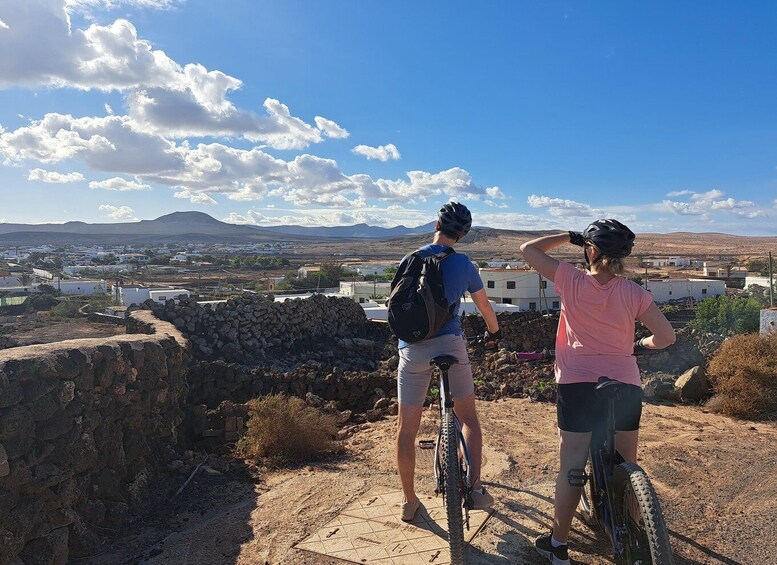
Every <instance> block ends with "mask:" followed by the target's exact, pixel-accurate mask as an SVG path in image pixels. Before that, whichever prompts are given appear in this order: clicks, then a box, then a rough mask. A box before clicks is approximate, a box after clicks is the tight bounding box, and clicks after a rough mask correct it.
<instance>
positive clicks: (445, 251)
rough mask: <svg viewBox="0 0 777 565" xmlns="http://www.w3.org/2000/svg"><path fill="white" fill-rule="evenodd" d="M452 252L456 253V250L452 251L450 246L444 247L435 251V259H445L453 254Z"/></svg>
mask: <svg viewBox="0 0 777 565" xmlns="http://www.w3.org/2000/svg"><path fill="white" fill-rule="evenodd" d="M454 253H456V251H454V250H453V248H452V247H446V248H445V249H443V250H442V251H440V252H439V253H437V254H436V255H435V257H437V259H439V260H440V261H442V260H443V259H447V258H448V257H450V256H451V255H453V254H454Z"/></svg>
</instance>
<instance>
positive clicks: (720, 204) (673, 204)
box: [663, 189, 767, 220]
mask: <svg viewBox="0 0 777 565" xmlns="http://www.w3.org/2000/svg"><path fill="white" fill-rule="evenodd" d="M670 194H678V195H679V194H682V195H683V196H688V197H689V198H690V200H691V201H690V202H678V201H674V200H664V201H663V205H664V207H665V208H666V209H668V210H670V211H672V212H674V213H675V214H679V215H681V216H699V217H701V218H704V219H707V220H710V219H711V218H712V214H713V213H714V212H724V213H728V214H732V215H734V216H739V217H742V218H751V219H752V218H764V217H767V214H766V212H764V211H763V210H761V209H759V208H758V206H757V205H756V204H755V202H752V201H750V200H735V199H734V198H731V197H729V198H723V197H724V196H725V193H724V192H723V191H722V190H718V189H712V190H709V191H707V192H694V191H692V190H684V191H681V192H678V193H670Z"/></svg>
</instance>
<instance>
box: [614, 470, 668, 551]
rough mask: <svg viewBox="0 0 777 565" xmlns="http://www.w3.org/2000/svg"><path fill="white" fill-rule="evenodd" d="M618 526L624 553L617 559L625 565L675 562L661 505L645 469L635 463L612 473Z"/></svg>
mask: <svg viewBox="0 0 777 565" xmlns="http://www.w3.org/2000/svg"><path fill="white" fill-rule="evenodd" d="M613 486H614V494H615V512H616V525H617V526H619V527H620V528H621V529H622V531H623V532H624V533H625V535H622V536H621V541H622V542H623V554H622V555H621V556H617V555H616V561H617V562H618V563H622V564H623V565H647V564H649V563H652V564H653V565H672V563H673V561H672V548H671V546H670V545H669V533H668V532H667V530H666V523H665V522H664V515H663V513H662V512H661V504H660V503H659V501H658V496H656V491H655V489H653V485H652V484H651V483H650V479H649V478H648V476H647V474H646V473H645V471H644V470H643V469H642V468H641V467H640V466H639V465H634V464H632V463H621V464H620V465H618V466H617V467H616V468H615V472H614V473H613Z"/></svg>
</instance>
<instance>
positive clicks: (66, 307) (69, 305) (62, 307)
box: [50, 301, 80, 319]
mask: <svg viewBox="0 0 777 565" xmlns="http://www.w3.org/2000/svg"><path fill="white" fill-rule="evenodd" d="M78 308H79V306H78V304H77V303H76V302H70V301H65V302H60V303H59V304H57V305H56V306H54V307H53V308H52V309H51V310H50V312H51V317H52V318H60V319H64V318H78V317H79V316H80V313H79V312H78Z"/></svg>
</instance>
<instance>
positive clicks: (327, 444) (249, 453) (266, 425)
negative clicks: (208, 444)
mask: <svg viewBox="0 0 777 565" xmlns="http://www.w3.org/2000/svg"><path fill="white" fill-rule="evenodd" d="M249 410H250V416H249V418H248V425H247V430H246V433H245V434H244V435H243V437H241V438H240V440H238V442H237V446H236V451H237V453H238V454H239V455H241V456H243V457H246V458H248V459H253V460H255V461H257V462H260V463H271V464H275V465H287V464H293V463H301V462H304V461H308V460H311V459H315V458H317V457H320V456H321V455H324V454H326V453H331V452H332V451H335V450H336V447H337V445H336V444H335V441H334V440H335V438H336V437H337V426H336V423H335V417H334V416H333V415H331V414H325V413H324V412H322V411H321V410H319V409H318V408H313V407H311V406H308V405H307V404H305V402H304V401H303V400H302V399H300V398H297V397H294V396H292V397H289V396H285V395H282V394H273V395H270V396H263V397H261V398H257V399H255V400H253V401H251V402H250V404H249Z"/></svg>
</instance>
